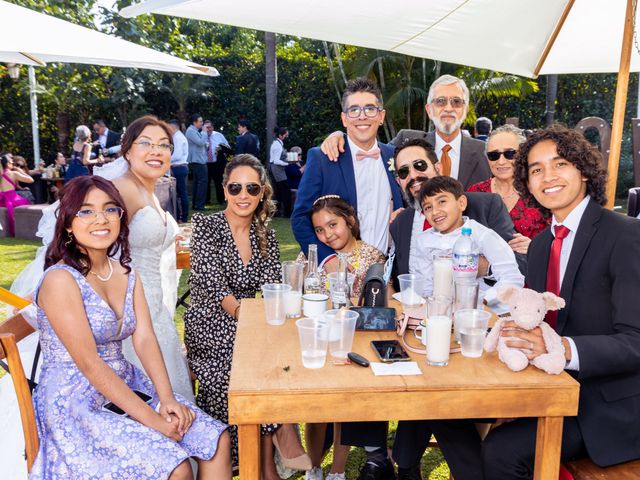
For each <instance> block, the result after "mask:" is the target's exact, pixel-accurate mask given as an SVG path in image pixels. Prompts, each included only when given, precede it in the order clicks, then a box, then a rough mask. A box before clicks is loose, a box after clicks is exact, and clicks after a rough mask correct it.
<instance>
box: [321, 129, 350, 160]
mask: <svg viewBox="0 0 640 480" xmlns="http://www.w3.org/2000/svg"><path fill="white" fill-rule="evenodd" d="M320 150H322V153H324V154H325V155H326V156H327V157H329V160H331V161H332V162H337V161H338V156H340V154H341V153H344V134H343V133H342V132H340V131H335V132H333V133H332V134H331V135H329V136H328V137H327V138H325V139H324V142H322V145H320Z"/></svg>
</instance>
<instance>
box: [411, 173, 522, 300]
mask: <svg viewBox="0 0 640 480" xmlns="http://www.w3.org/2000/svg"><path fill="white" fill-rule="evenodd" d="M418 201H419V203H420V205H421V207H422V213H423V214H424V215H425V217H426V218H427V221H428V222H429V224H430V225H431V226H432V227H433V228H429V229H428V230H425V231H423V232H422V233H421V234H420V235H419V236H418V239H417V240H418V245H417V246H418V249H417V251H418V252H419V255H418V258H417V262H416V269H415V271H416V273H417V274H418V275H420V277H421V278H422V279H423V281H424V283H423V284H424V291H423V292H422V294H423V296H425V297H426V296H430V295H431V294H432V293H433V255H434V254H435V253H437V252H443V253H451V252H452V251H453V245H454V244H455V243H456V240H458V238H460V235H461V234H462V228H463V227H464V228H470V229H471V238H473V240H474V242H475V243H476V245H477V246H478V253H479V254H480V255H483V256H484V257H485V258H486V259H487V260H488V262H489V264H490V265H491V272H492V274H493V277H494V278H495V279H496V284H495V285H494V286H493V287H490V286H489V285H487V284H486V283H485V282H484V281H482V280H481V281H480V296H481V297H482V298H483V299H484V300H485V301H486V303H487V304H488V305H495V304H497V303H498V300H497V298H496V293H497V288H498V287H500V286H502V285H516V286H518V287H522V286H523V285H524V277H523V276H522V274H521V273H520V271H519V270H518V264H517V262H516V258H515V255H514V254H513V250H512V249H511V247H509V244H507V242H505V241H504V240H503V239H502V238H501V237H500V236H499V235H498V234H497V233H496V232H494V231H493V230H491V229H490V228H487V227H485V226H484V225H482V224H480V223H478V222H476V221H475V220H471V219H469V218H468V217H465V216H463V215H462V212H464V210H465V209H466V208H467V197H465V195H464V190H463V188H462V184H461V183H460V182H459V181H457V180H456V179H454V178H452V177H446V176H442V177H434V178H432V179H430V180H429V181H427V182H425V183H424V184H423V185H422V188H421V189H420V193H419V194H418Z"/></svg>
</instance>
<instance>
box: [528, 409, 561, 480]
mask: <svg viewBox="0 0 640 480" xmlns="http://www.w3.org/2000/svg"><path fill="white" fill-rule="evenodd" d="M563 420H564V418H563V417H540V418H538V433H537V435H536V462H535V467H534V471H533V478H534V480H546V479H550V478H558V472H559V471H560V448H561V447H562V422H563Z"/></svg>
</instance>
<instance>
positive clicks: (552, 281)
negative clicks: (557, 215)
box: [545, 225, 571, 329]
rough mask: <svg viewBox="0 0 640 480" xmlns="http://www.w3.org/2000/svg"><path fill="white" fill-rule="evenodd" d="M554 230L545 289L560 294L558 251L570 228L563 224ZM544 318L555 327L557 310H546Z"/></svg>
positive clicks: (560, 249)
mask: <svg viewBox="0 0 640 480" xmlns="http://www.w3.org/2000/svg"><path fill="white" fill-rule="evenodd" d="M554 230H555V233H556V236H555V238H554V239H553V243H552V244H551V253H549V266H548V267H547V291H548V292H551V293H555V294H556V295H558V296H560V252H561V251H562V241H563V240H564V239H565V238H566V236H567V235H569V232H570V231H571V230H569V229H568V228H567V227H565V226H564V225H556V226H555V227H554ZM545 320H546V322H547V323H548V324H549V325H551V327H552V328H554V329H555V328H556V323H557V321H558V312H557V311H549V312H547V316H546V318H545Z"/></svg>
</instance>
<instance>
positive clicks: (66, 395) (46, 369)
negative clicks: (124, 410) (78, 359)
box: [30, 265, 227, 480]
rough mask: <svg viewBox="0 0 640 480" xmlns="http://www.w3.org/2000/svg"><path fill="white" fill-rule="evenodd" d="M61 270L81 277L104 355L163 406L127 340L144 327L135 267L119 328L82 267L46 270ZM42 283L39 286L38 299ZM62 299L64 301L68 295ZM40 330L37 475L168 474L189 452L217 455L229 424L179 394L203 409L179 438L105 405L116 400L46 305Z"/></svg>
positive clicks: (40, 313) (34, 472)
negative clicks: (139, 320)
mask: <svg viewBox="0 0 640 480" xmlns="http://www.w3.org/2000/svg"><path fill="white" fill-rule="evenodd" d="M53 269H64V270H66V271H68V272H69V273H70V274H71V275H72V276H73V277H74V279H75V280H76V282H77V284H78V287H79V289H80V292H81V294H82V299H83V302H84V308H85V311H86V314H87V318H88V320H89V325H90V326H91V330H92V331H93V336H94V338H95V341H96V345H97V349H98V354H99V355H100V357H101V358H102V360H104V361H105V362H106V363H107V365H109V367H111V368H112V369H113V370H114V371H115V372H116V373H117V374H118V376H119V377H120V378H122V380H124V382H125V383H126V384H127V385H128V386H129V387H130V388H132V389H137V390H140V391H142V392H145V393H147V394H149V395H151V396H152V397H153V400H152V404H151V406H152V407H154V408H155V407H156V406H157V404H158V397H157V394H156V391H155V389H154V388H153V384H152V383H151V381H150V380H149V379H148V378H147V377H146V376H145V375H144V373H142V372H141V371H140V370H139V369H137V368H136V367H134V366H133V365H131V364H130V363H129V362H128V361H127V360H126V359H125V358H124V356H123V354H122V340H123V339H125V338H127V337H129V336H130V335H131V334H132V333H133V332H134V330H135V328H136V317H135V313H134V309H133V288H134V284H135V274H134V273H133V272H131V273H130V274H129V283H128V287H127V293H126V300H125V310H124V318H123V320H122V327H121V331H120V332H119V333H118V331H117V329H118V320H117V319H116V315H115V313H114V312H113V310H111V308H109V306H108V305H107V303H106V302H105V301H104V300H103V299H102V298H101V297H100V296H99V295H98V294H97V293H96V292H95V290H93V288H92V287H91V285H90V284H89V283H88V282H87V281H86V279H85V278H84V276H83V275H82V274H81V273H80V272H78V271H77V270H75V269H73V268H71V267H69V266H67V265H54V266H52V267H50V268H49V269H48V270H47V271H46V272H45V273H44V275H46V274H47V272H49V271H50V270H53ZM44 275H43V278H44ZM40 282H42V280H40ZM39 289H40V284H38V287H37V288H36V290H35V292H34V298H36V299H37V298H38V297H37V295H38V290H39ZM60 302H61V303H60V306H61V308H63V303H64V299H60ZM38 329H39V330H40V344H41V346H42V355H43V362H42V372H41V374H40V383H39V385H38V387H37V388H36V389H35V392H34V397H33V402H34V406H35V411H36V418H37V423H38V436H39V437H40V450H39V451H38V455H37V457H36V460H35V463H34V465H33V469H32V470H31V475H30V478H38V479H39V478H46V479H83V480H84V479H113V480H115V479H142V478H144V479H165V478H167V477H168V476H169V474H170V473H171V472H172V471H173V469H174V468H175V467H176V466H178V464H180V462H182V461H183V460H185V459H186V458H189V457H198V458H201V459H205V460H208V459H210V458H211V457H212V456H213V455H214V454H215V452H216V448H217V444H218V439H219V437H220V435H221V434H222V432H223V431H224V430H225V429H226V428H227V426H226V425H225V424H224V423H222V422H219V421H217V420H214V419H212V418H211V417H209V416H208V415H207V414H205V413H204V412H202V410H200V409H199V408H198V407H196V406H195V405H193V404H191V403H190V402H188V401H186V400H184V399H183V398H182V397H180V396H179V395H176V398H177V399H178V401H180V402H181V403H183V404H186V405H188V406H189V408H191V409H192V410H193V411H194V412H196V419H195V421H194V422H193V424H192V425H191V428H190V429H189V430H188V431H187V433H186V434H185V436H184V438H183V439H182V441H181V442H177V443H176V442H174V441H173V440H171V439H170V438H168V437H165V436H164V435H163V434H161V433H160V432H158V431H156V430H154V429H152V428H149V427H146V426H144V425H142V424H141V423H139V422H137V421H135V420H133V419H131V418H126V417H120V416H118V415H115V414H113V413H111V412H108V411H105V410H103V409H102V406H103V405H104V404H105V403H107V402H108V400H107V399H106V398H105V397H104V396H103V395H102V394H101V393H100V392H98V391H97V390H96V389H95V387H94V386H93V385H91V383H89V380H87V378H86V377H85V376H84V375H83V374H82V372H81V371H80V370H79V369H78V367H77V366H76V364H75V363H74V361H73V360H72V359H71V356H70V355H69V352H68V351H67V349H66V348H65V347H64V345H63V344H62V342H61V341H60V340H59V339H58V337H57V336H56V334H55V332H54V331H53V329H52V328H51V326H50V325H49V322H48V320H47V317H46V315H45V313H44V311H43V310H42V309H41V308H38Z"/></svg>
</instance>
